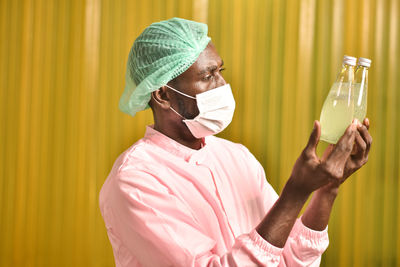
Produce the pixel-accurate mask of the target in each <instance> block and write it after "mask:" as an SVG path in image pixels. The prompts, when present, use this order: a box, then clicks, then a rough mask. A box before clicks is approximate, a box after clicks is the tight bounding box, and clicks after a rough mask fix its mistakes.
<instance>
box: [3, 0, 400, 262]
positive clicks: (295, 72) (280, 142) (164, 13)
mask: <svg viewBox="0 0 400 267" xmlns="http://www.w3.org/2000/svg"><path fill="white" fill-rule="evenodd" d="M173 16H178V17H183V18H187V19H192V18H198V19H199V20H207V21H208V24H209V32H210V35H211V37H212V40H213V42H214V44H215V45H216V47H217V49H218V51H219V52H220V54H221V56H222V57H223V59H224V61H225V66H226V72H225V78H226V80H227V82H229V83H231V85H232V89H233V93H234V95H235V98H236V101H237V109H236V113H235V117H234V120H233V122H232V124H231V125H230V126H229V127H228V129H227V130H226V131H225V132H224V133H222V134H221V136H222V137H225V138H228V139H231V140H233V141H236V142H240V143H243V144H245V145H246V146H247V147H248V148H249V149H250V150H251V151H252V152H253V153H254V155H255V156H256V157H257V158H258V159H259V160H260V162H261V163H262V165H263V166H264V167H265V170H266V174H267V177H268V179H269V181H270V183H271V184H272V185H273V186H274V187H275V188H276V190H277V191H280V190H281V189H282V187H283V185H284V183H285V181H286V179H287V178H288V177H289V175H290V172H291V167H292V166H293V164H294V161H295V160H296V158H297V156H298V155H299V153H300V152H301V150H302V148H303V147H304V146H305V144H306V142H307V139H308V136H309V134H310V131H311V128H312V122H313V120H315V119H319V112H320V110H321V107H322V104H323V101H324V99H325V97H326V95H327V93H328V91H329V88H330V85H331V84H332V82H333V81H334V79H335V76H336V74H337V71H338V69H339V66H340V62H341V58H342V56H343V55H344V54H349V55H354V56H364V57H369V58H372V67H371V71H370V76H369V78H370V88H369V100H368V116H369V118H370V119H371V133H372V135H373V137H374V144H373V148H372V151H371V155H370V161H369V163H368V164H367V165H366V166H365V167H364V168H363V170H361V171H360V172H359V173H358V174H357V175H355V177H353V178H351V179H350V180H349V181H347V182H346V184H344V185H343V188H342V189H341V192H340V196H339V197H338V199H337V201H336V204H335V208H334V210H333V213H332V216H331V221H330V226H329V233H330V240H331V244H330V247H329V248H328V250H327V252H326V253H325V254H324V256H323V260H322V264H321V265H322V266H362V267H364V266H371V267H372V266H400V259H399V257H398V255H400V230H399V228H398V225H399V222H400V205H399V204H400V203H399V201H400V198H399V195H400V183H399V178H400V174H399V171H400V170H399V166H400V152H399V151H400V141H399V140H398V136H400V116H399V111H400V110H399V106H400V93H399V91H400V78H399V77H400V72H399V68H398V67H397V65H398V62H397V60H398V59H399V58H400V21H399V18H400V3H399V1H398V0H388V1H377V0H349V1H345V0H335V1H327V0H322V1H317V0H304V1H300V0H289V1H274V0H266V1H261V0H208V1H207V0H202V1H197V2H193V1H188V0H152V1H138V0H135V1H126V0H125V1H111V0H88V1H78V0H72V1H50V0H37V1H32V0H24V1H22V0H19V1H18V0H17V1H12V0H3V1H0V38H1V39H0V40H1V42H0V231H1V233H2V235H1V241H0V266H113V265H114V262H113V255H112V249H111V246H110V244H109V241H108V237H107V235H106V231H105V227H104V223H103V220H102V218H101V216H100V211H99V208H98V193H99V190H100V188H101V186H102V184H103V182H104V180H105V178H106V176H107V174H108V172H109V171H110V169H111V167H112V164H113V162H114V160H115V159H116V157H117V156H118V155H119V154H120V153H121V152H122V151H123V150H124V149H126V148H128V147H129V146H130V145H131V144H133V143H134V142H135V141H136V140H138V139H139V138H140V137H142V136H143V134H144V130H145V125H147V124H151V123H152V114H151V112H150V111H149V110H147V111H144V112H141V113H139V114H138V115H137V116H136V117H135V118H131V117H130V116H128V115H125V114H123V113H121V112H120V111H119V110H118V100H119V97H120V95H121V93H122V90H123V87H124V78H125V77H124V75H125V68H126V66H125V64H126V59H127V55H128V52H129V49H130V46H131V45H132V43H133V41H134V39H135V37H136V36H137V35H139V34H140V32H141V31H142V30H143V29H144V28H145V27H146V26H147V25H149V24H150V23H152V22H154V21H158V20H162V19H166V18H170V17H173ZM321 145H322V146H324V144H321ZM325 146H326V145H325ZM321 150H322V149H321V148H320V149H319V153H321Z"/></svg>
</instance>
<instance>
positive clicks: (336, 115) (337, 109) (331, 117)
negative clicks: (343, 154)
mask: <svg viewBox="0 0 400 267" xmlns="http://www.w3.org/2000/svg"><path fill="white" fill-rule="evenodd" d="M349 86H353V85H352V84H351V83H340V82H335V83H334V84H333V85H332V88H331V90H330V92H329V95H328V97H327V98H326V100H325V102H324V106H323V107H322V111H321V117H320V122H321V140H323V141H326V142H328V143H331V144H336V143H337V141H338V140H339V139H340V137H341V136H342V135H343V133H344V132H345V130H346V128H347V127H348V126H349V125H350V124H351V122H352V120H353V115H354V105H353V97H352V96H351V89H349Z"/></svg>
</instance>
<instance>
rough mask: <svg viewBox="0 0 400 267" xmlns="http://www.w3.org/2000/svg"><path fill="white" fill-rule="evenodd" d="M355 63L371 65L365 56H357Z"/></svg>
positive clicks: (365, 65) (364, 65)
mask: <svg viewBox="0 0 400 267" xmlns="http://www.w3.org/2000/svg"><path fill="white" fill-rule="evenodd" d="M357 65H360V66H363V67H367V68H369V67H370V66H371V59H369V58H365V57H359V58H358V63H357Z"/></svg>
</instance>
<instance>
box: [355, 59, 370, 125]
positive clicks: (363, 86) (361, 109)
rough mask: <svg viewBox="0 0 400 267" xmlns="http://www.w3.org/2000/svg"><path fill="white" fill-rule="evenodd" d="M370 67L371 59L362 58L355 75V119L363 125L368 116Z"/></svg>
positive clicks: (359, 60)
mask: <svg viewBox="0 0 400 267" xmlns="http://www.w3.org/2000/svg"><path fill="white" fill-rule="evenodd" d="M370 66H371V60H370V59H368V58H363V57H360V58H358V63H357V68H356V72H355V74H354V118H356V119H358V120H359V121H360V122H361V123H362V122H363V120H364V118H365V115H366V114H367V96H368V69H369V67H370Z"/></svg>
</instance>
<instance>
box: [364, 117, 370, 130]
mask: <svg viewBox="0 0 400 267" xmlns="http://www.w3.org/2000/svg"><path fill="white" fill-rule="evenodd" d="M363 124H364V125H365V127H367V130H369V119H368V118H365V119H364V121H363Z"/></svg>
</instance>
